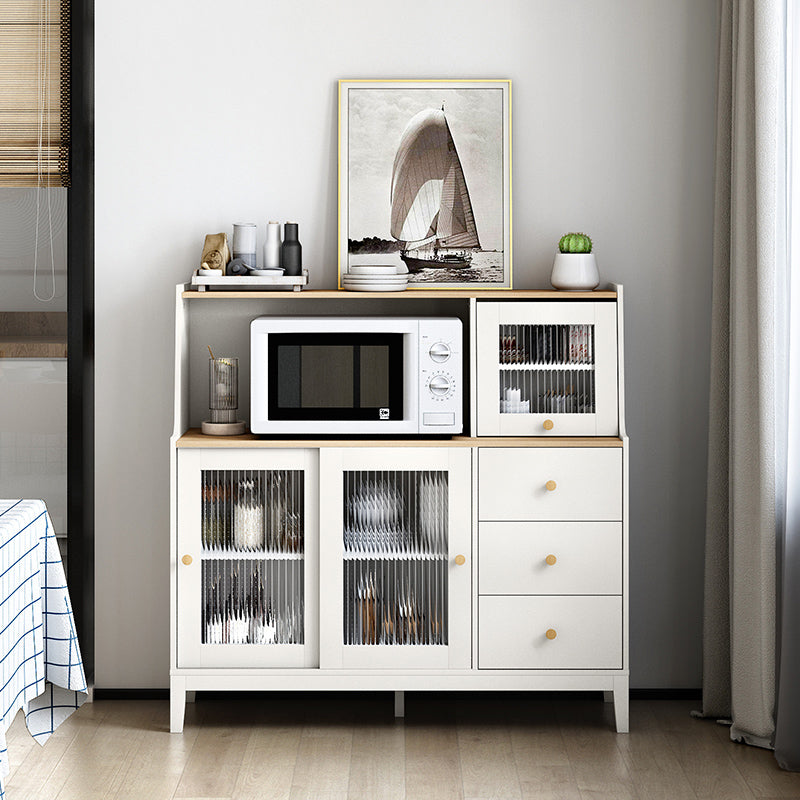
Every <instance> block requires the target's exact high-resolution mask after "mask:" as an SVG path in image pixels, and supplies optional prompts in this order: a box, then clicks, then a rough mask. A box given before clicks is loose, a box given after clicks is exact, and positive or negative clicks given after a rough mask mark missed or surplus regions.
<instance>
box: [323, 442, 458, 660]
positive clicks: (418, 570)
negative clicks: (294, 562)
mask: <svg viewBox="0 0 800 800" xmlns="http://www.w3.org/2000/svg"><path fill="white" fill-rule="evenodd" d="M471 458H472V457H471V452H470V450H469V449H468V448H453V447H451V448H437V447H417V448H414V447H397V448H372V449H365V448H344V449H333V448H331V449H328V448H325V449H323V450H322V452H321V453H320V484H321V489H322V491H321V494H320V591H321V593H322V598H323V599H322V603H321V611H320V615H321V616H320V665H321V666H322V667H323V668H328V669H339V668H345V669H346V668H353V667H356V668H358V667H363V668H399V669H404V668H415V667H418V668H432V669H448V668H456V669H466V668H469V666H470V652H471V638H470V637H471V625H470V608H471V605H470V587H471V574H472V565H471V561H472V559H471V503H470V484H471V482H470V476H471Z"/></svg>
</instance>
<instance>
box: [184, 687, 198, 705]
mask: <svg viewBox="0 0 800 800" xmlns="http://www.w3.org/2000/svg"><path fill="white" fill-rule="evenodd" d="M196 694H197V692H192V691H190V690H189V689H187V690H186V702H187V703H194V701H195V695H196Z"/></svg>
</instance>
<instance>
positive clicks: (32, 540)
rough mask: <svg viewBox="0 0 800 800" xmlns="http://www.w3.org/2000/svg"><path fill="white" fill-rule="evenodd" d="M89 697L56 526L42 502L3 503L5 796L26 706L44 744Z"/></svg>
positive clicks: (0, 707)
mask: <svg viewBox="0 0 800 800" xmlns="http://www.w3.org/2000/svg"><path fill="white" fill-rule="evenodd" d="M86 698H87V692H86V678H85V677H84V674H83V661H82V660H81V652H80V649H79V647H78V637H77V635H76V634H75V622H74V620H73V617H72V606H71V604H70V602H69V593H68V592H67V581H66V578H65V577H64V567H63V565H62V563H61V556H60V554H59V551H58V542H57V541H56V537H55V531H54V530H53V523H52V522H51V521H50V516H49V515H48V513H47V508H46V507H45V504H44V501H42V500H0V714H2V717H1V718H0V798H2V797H3V796H4V792H3V786H2V783H3V778H5V776H6V775H8V771H9V764H8V752H7V749H6V731H7V730H8V726H9V725H10V724H11V722H12V721H13V719H14V717H15V716H16V714H17V711H18V710H19V709H20V708H21V709H23V711H24V712H25V721H26V723H27V725H28V730H29V731H30V733H31V735H32V736H33V737H34V739H36V741H37V742H39V743H40V744H44V742H46V741H47V739H48V738H49V737H50V734H51V733H52V732H53V731H54V730H55V729H56V728H57V727H58V726H59V725H60V724H61V723H62V722H63V721H64V720H65V719H66V718H67V717H68V716H69V715H70V714H71V713H72V712H73V711H75V709H76V708H78V707H79V706H81V705H82V704H83V703H84V702H85V700H86Z"/></svg>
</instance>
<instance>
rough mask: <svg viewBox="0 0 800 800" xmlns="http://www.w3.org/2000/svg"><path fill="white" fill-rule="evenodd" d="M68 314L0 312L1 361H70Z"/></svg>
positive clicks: (61, 312) (62, 312)
mask: <svg viewBox="0 0 800 800" xmlns="http://www.w3.org/2000/svg"><path fill="white" fill-rule="evenodd" d="M66 357H67V313H66V312H65V311H55V312H50V311H3V312H0V358H66Z"/></svg>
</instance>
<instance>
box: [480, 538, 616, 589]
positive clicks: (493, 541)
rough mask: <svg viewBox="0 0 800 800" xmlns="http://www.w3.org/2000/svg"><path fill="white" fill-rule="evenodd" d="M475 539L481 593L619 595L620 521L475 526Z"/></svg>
mask: <svg viewBox="0 0 800 800" xmlns="http://www.w3.org/2000/svg"><path fill="white" fill-rule="evenodd" d="M478 536H479V544H480V549H479V556H478V591H479V592H480V593H481V594H622V523H621V522H481V523H480V525H479V528H478ZM548 558H550V560H551V561H552V560H553V558H554V559H555V562H554V563H549V562H548V561H547V559H548Z"/></svg>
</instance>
